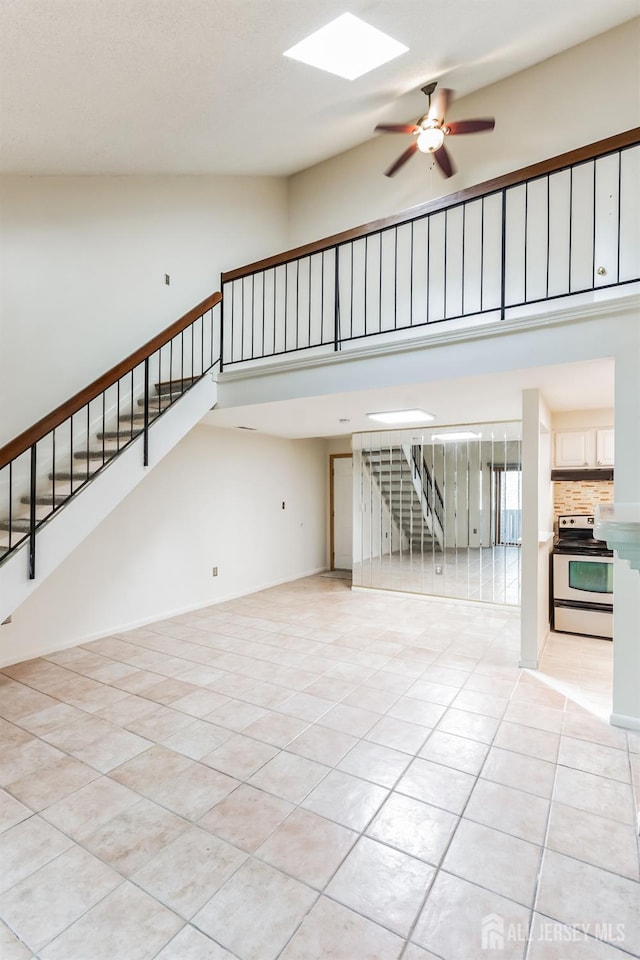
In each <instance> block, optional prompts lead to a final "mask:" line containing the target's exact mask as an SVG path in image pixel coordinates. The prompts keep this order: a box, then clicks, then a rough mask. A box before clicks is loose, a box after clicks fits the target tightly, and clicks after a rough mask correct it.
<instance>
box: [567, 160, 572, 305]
mask: <svg viewBox="0 0 640 960" xmlns="http://www.w3.org/2000/svg"><path fill="white" fill-rule="evenodd" d="M572 255H573V167H569V283H568V287H567V292H568V293H571V258H572Z"/></svg>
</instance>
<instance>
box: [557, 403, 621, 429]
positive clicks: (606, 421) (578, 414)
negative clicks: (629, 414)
mask: <svg viewBox="0 0 640 960" xmlns="http://www.w3.org/2000/svg"><path fill="white" fill-rule="evenodd" d="M614 421H615V411H614V409H613V407H604V408H598V409H597V410H554V411H553V412H552V414H551V426H552V427H553V429H554V430H590V429H593V428H594V427H595V428H596V429H597V428H599V427H612V426H613V424H614Z"/></svg>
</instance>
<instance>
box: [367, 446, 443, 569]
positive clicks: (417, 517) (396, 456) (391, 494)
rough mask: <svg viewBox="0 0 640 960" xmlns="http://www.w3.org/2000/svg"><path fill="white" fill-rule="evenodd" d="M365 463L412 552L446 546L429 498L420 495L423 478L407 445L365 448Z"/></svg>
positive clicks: (429, 550) (427, 550)
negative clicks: (408, 453)
mask: <svg viewBox="0 0 640 960" xmlns="http://www.w3.org/2000/svg"><path fill="white" fill-rule="evenodd" d="M362 459H363V462H364V463H365V464H366V466H367V467H368V469H369V472H370V474H371V477H372V479H373V480H374V481H375V483H376V485H377V486H378V488H379V490H380V494H381V496H382V499H383V501H384V503H385V504H386V506H387V508H388V510H389V513H390V514H391V517H392V519H393V522H394V523H395V524H396V526H397V528H398V530H399V531H400V532H401V533H402V534H403V535H404V537H405V538H406V540H405V542H406V549H407V550H409V551H410V552H411V553H423V552H429V553H431V552H432V551H433V550H441V549H442V537H441V534H440V529H439V524H438V521H437V520H435V519H434V517H433V514H432V512H431V511H430V509H429V507H428V505H427V502H426V498H425V497H424V495H422V496H421V495H420V493H419V491H420V490H421V479H420V478H419V477H416V471H415V469H414V467H413V465H412V464H410V462H409V458H408V456H407V453H406V452H405V449H404V447H403V446H396V447H387V448H386V449H383V450H363V451H362Z"/></svg>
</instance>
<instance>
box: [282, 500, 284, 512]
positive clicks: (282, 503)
mask: <svg viewBox="0 0 640 960" xmlns="http://www.w3.org/2000/svg"><path fill="white" fill-rule="evenodd" d="M282 509H283V510H284V500H283V501H282Z"/></svg>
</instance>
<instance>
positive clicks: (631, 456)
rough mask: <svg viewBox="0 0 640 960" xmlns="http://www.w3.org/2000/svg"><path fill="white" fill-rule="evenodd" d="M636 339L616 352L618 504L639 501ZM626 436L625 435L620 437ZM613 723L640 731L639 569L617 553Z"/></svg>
mask: <svg viewBox="0 0 640 960" xmlns="http://www.w3.org/2000/svg"><path fill="white" fill-rule="evenodd" d="M639 363H640V346H638V344H637V343H636V344H635V345H634V346H631V347H630V349H629V350H627V351H625V352H624V353H619V354H618V355H617V356H616V379H615V426H616V452H615V486H614V499H615V501H616V502H617V503H636V502H638V501H640V386H639V385H638V369H639V367H638V364H639ZM622 438H624V439H622ZM613 638H614V639H613V702H612V712H611V723H613V724H615V725H617V726H621V727H630V728H632V729H635V730H640V572H638V571H637V570H632V569H631V568H630V566H629V562H628V561H627V560H621V559H620V558H619V557H618V555H617V554H616V555H615V560H614V604H613Z"/></svg>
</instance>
